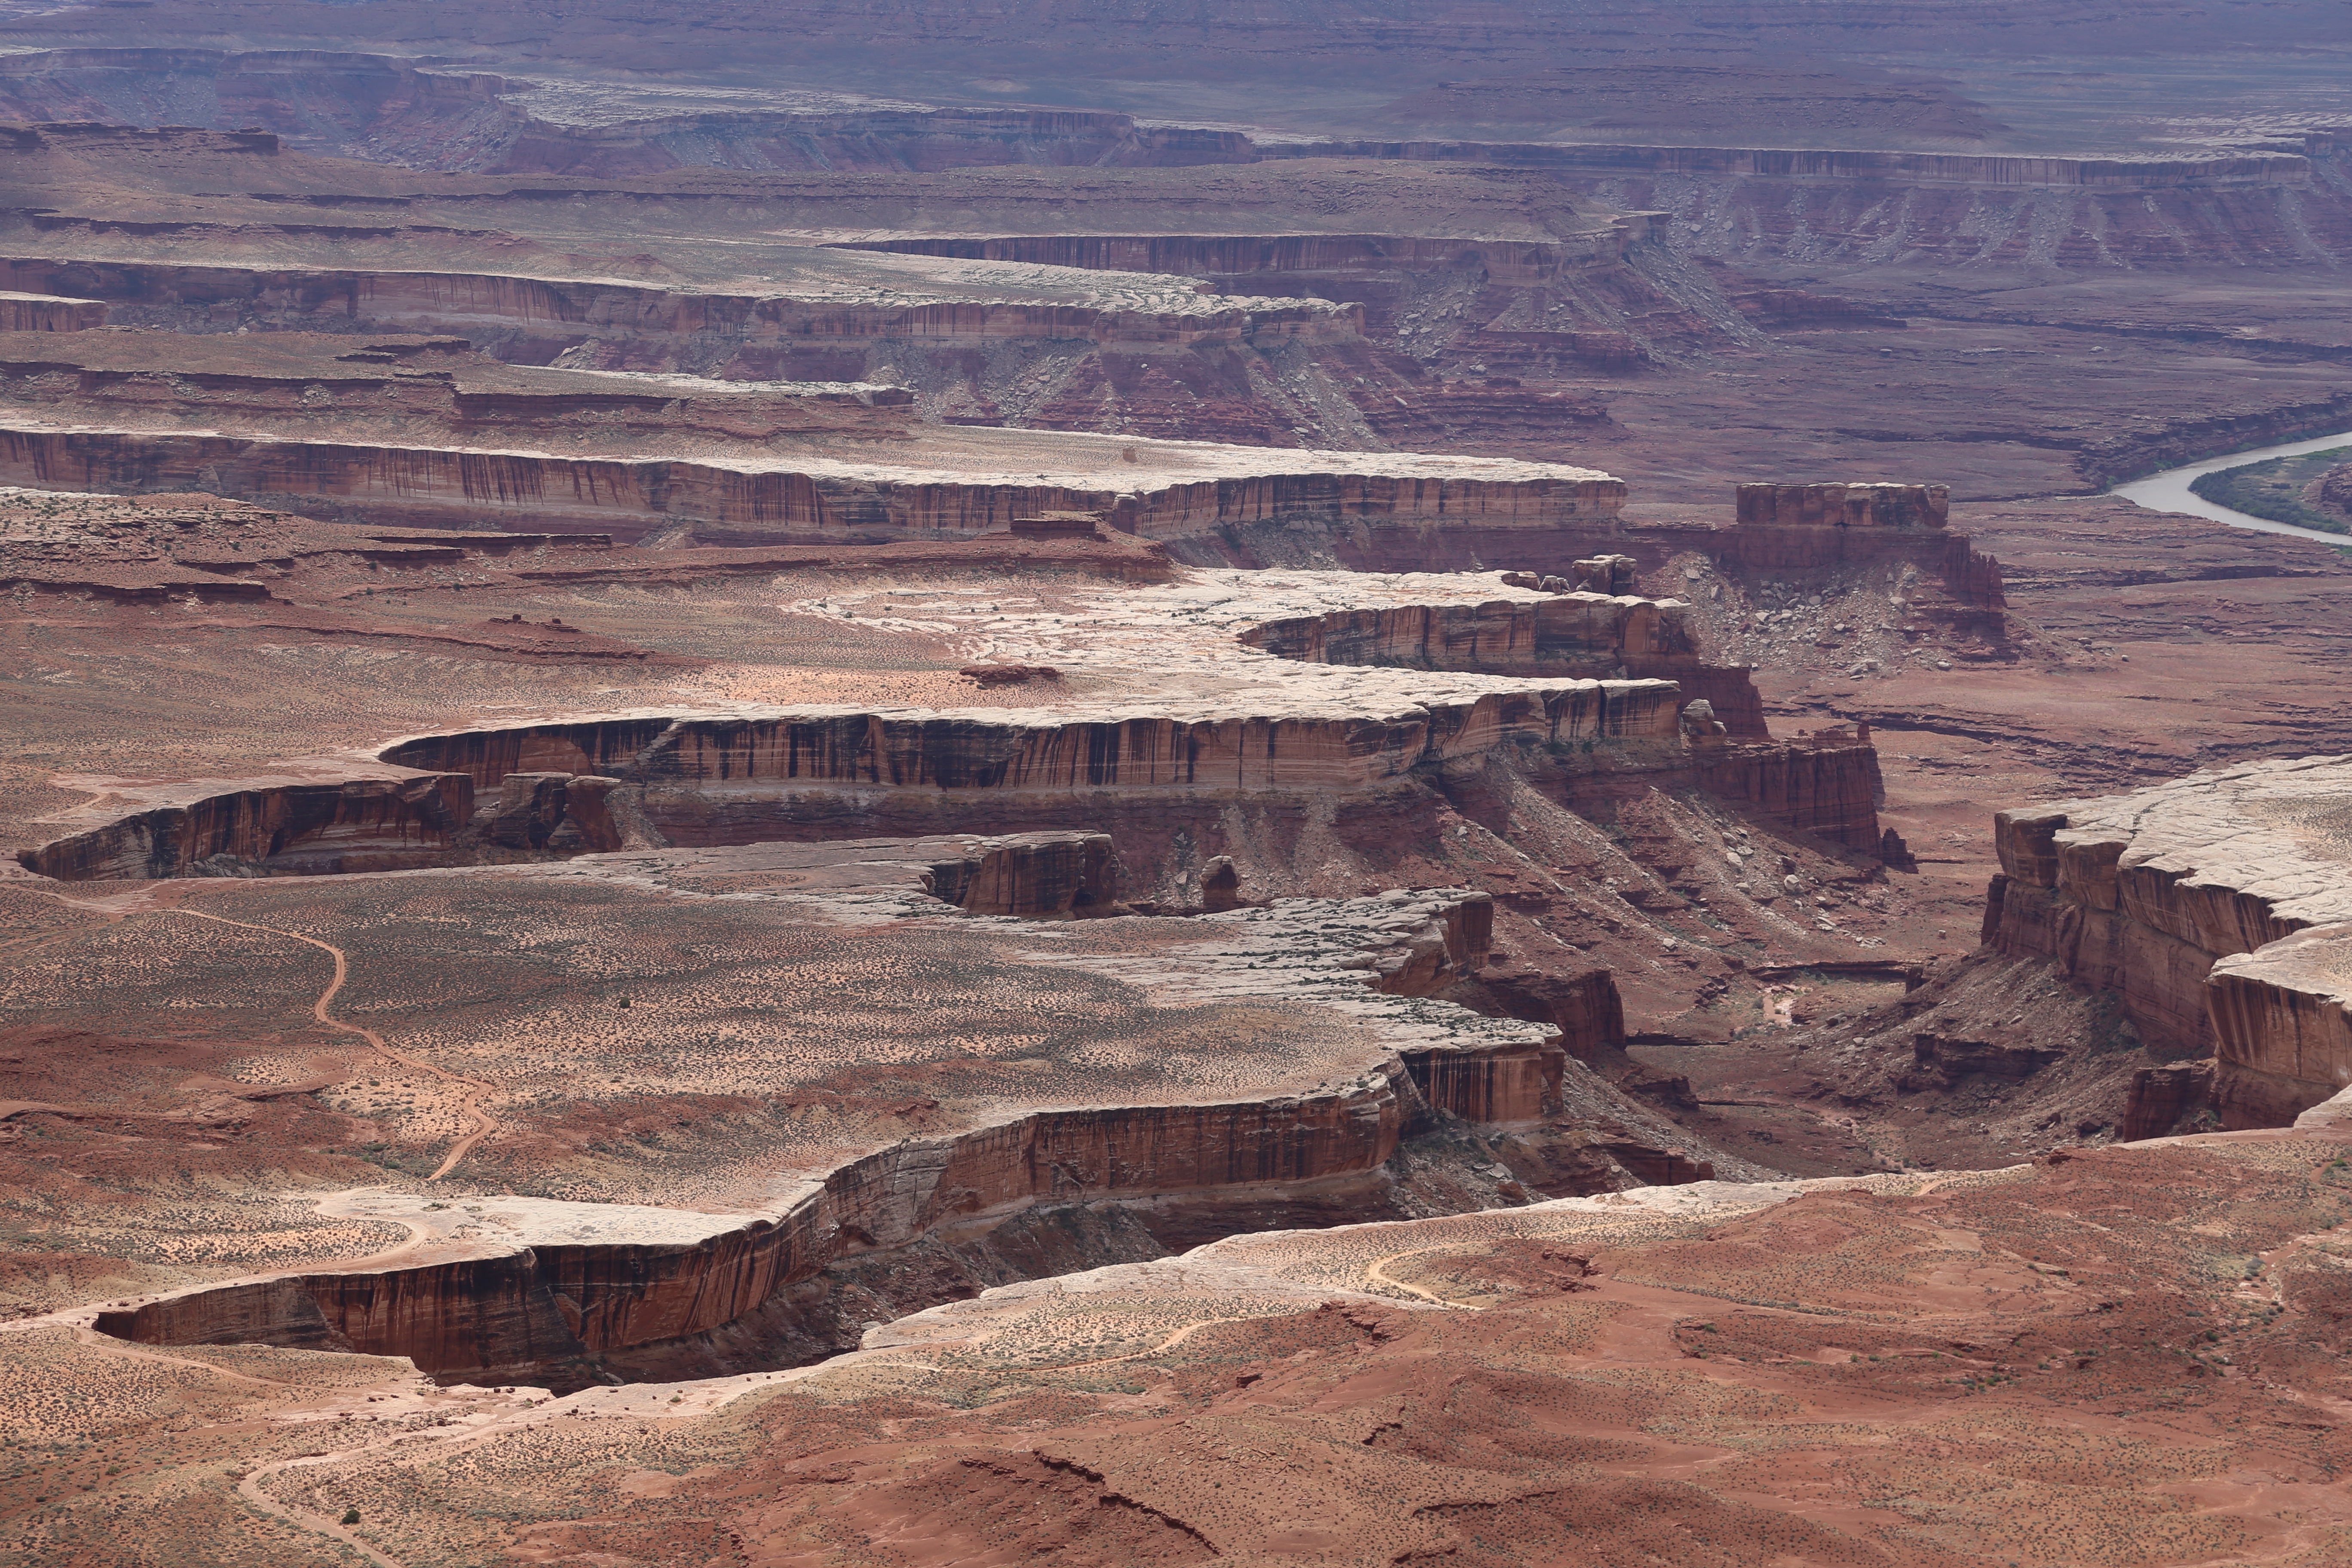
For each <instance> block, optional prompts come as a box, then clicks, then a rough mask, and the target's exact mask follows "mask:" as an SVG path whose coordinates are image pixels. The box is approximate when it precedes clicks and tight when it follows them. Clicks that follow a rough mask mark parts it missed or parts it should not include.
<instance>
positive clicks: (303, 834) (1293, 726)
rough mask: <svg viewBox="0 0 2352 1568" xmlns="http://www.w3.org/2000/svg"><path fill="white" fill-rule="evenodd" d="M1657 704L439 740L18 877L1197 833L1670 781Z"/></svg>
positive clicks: (728, 719) (791, 719)
mask: <svg viewBox="0 0 2352 1568" xmlns="http://www.w3.org/2000/svg"><path fill="white" fill-rule="evenodd" d="M1674 698H1675V688H1674V687H1673V686H1671V685H1670V684H1668V683H1665V682H1663V681H1608V682H1603V681H1594V680H1572V681H1565V682H1561V683H1559V684H1558V685H1553V686H1544V687H1536V688H1532V689H1529V690H1528V691H1526V692H1523V693H1519V694H1516V695H1497V696H1491V697H1486V698H1481V699H1477V700H1474V701H1472V702H1469V703H1467V704H1460V705H1448V706H1441V707H1438V708H1434V709H1421V710H1408V711H1404V712H1399V713H1394V714H1390V715H1383V716H1373V715H1370V714H1365V715H1357V716H1343V715H1339V714H1332V715H1313V714H1298V715H1280V714H1269V715H1266V716H1264V717H1257V718H1248V719H1234V718H1181V717H1173V716H1166V715H1160V714H1153V713H1149V712H1140V711H1139V712H1136V713H1132V714H1115V713H1114V714H1105V715H1103V716H1101V717H1099V718H1096V719H1082V718H1072V717H1069V716H1066V715H1064V714H1060V713H1042V712H1041V713H1034V714H1027V715H1024V716H1022V717H1020V718H1017V719H1016V718H1009V717H1008V716H1006V715H1004V714H1003V713H1001V712H999V711H994V710H979V711H973V712H971V713H964V714H947V713H942V714H929V713H921V712H916V711H902V712H895V713H875V712H859V711H856V710H840V709H829V710H828V709H818V710H765V711H761V710H747V711H745V712H743V713H741V714H736V715H711V716H677V715H669V714H655V715H646V716H644V717H639V718H629V719H607V720H592V721H583V722H580V723H577V724H551V725H532V726H525V727H520V728H516V729H510V730H488V731H482V730H474V731H454V732H451V733H447V734H440V735H426V736H420V737H417V738H415V739H413V740H408V741H403V742H396V743H395V744H394V745H391V746H389V747H387V748H385V750H384V752H383V761H384V762H386V763H391V764H393V767H394V769H395V770H397V771H396V772H394V773H391V774H390V775H388V776H386V775H381V774H379V775H376V776H364V775H362V776H360V777H341V778H323V779H318V780H314V781H313V780H305V781H300V782H291V781H289V782H286V783H280V784H268V785H263V786H260V787H255V788H245V789H237V790H233V791H227V792H224V793H220V794H212V795H202V794H195V793H194V790H193V789H192V790H191V791H190V792H189V793H190V794H192V795H194V798H192V799H189V800H186V801H184V802H182V803H176V804H166V805H155V806H152V807H150V808H148V809H144V810H142V811H138V812H134V813H132V814H130V815H128V816H122V817H120V818H117V819H115V820H113V821H111V822H109V823H107V824H105V825H104V826H99V827H95V828H92V829H89V830H87V831H85V832H82V833H79V834H74V835H70V836H68V837H63V838H59V839H57V840H54V841H52V842H50V843H48V844H46V845H43V846H41V847H37V848H33V849H27V850H25V851H23V852H22V853H21V854H20V855H19V857H18V858H19V859H20V861H21V862H22V863H23V864H24V865H25V866H26V868H29V869H31V870H34V871H37V872H39V873H40V874H42V875H44V876H49V877H57V878H59V879H66V880H82V879H91V878H118V877H180V876H206V875H212V876H257V875H265V876H266V875H302V874H314V873H350V872H357V871H373V870H390V869H396V868H411V867H417V866H430V865H463V864H468V863H474V862H477V861H479V860H482V859H486V858H487V859H496V858H499V857H500V855H501V854H502V853H503V854H508V855H519V856H533V855H540V854H545V855H559V856H560V855H572V854H591V853H595V852H598V851H603V850H611V849H617V848H621V847H625V846H626V845H628V844H631V843H634V842H667V843H675V844H745V843H751V842H755V841H760V840H806V839H809V838H825V837H871V836H872V835H873V834H874V833H875V832H876V831H877V830H879V831H882V832H892V831H898V830H899V829H901V828H904V829H906V830H908V831H910V832H914V833H927V832H940V831H949V832H956V831H961V830H962V829H963V827H964V826H966V825H968V824H969V823H970V822H971V821H973V820H980V821H984V822H986V823H988V824H990V825H991V830H992V831H1000V832H1016V831H1020V830H1021V829H1023V828H1024V827H1027V826H1039V827H1042V826H1047V822H1034V823H1033V822H1031V821H1027V820H1024V818H1032V817H1036V816H1044V817H1045V818H1047V819H1048V822H1050V821H1051V820H1052V819H1053V816H1054V814H1055V812H1057V811H1058V812H1060V813H1063V814H1065V816H1066V813H1067V812H1068V811H1069V810H1070V809H1071V808H1072V807H1073V806H1075V805H1082V806H1084V807H1086V808H1087V810H1090V811H1092V812H1095V813H1097V814H1099V816H1098V819H1100V820H1104V821H1106V822H1108V823H1115V822H1118V821H1120V820H1123V819H1126V818H1129V817H1142V818H1150V817H1153V816H1165V814H1167V813H1169V812H1171V811H1174V812H1187V813H1193V814H1205V815H1206V816H1209V817H1213V816H1214V815H1215V814H1216V813H1217V812H1218V811H1220V810H1222V809H1223V803H1224V802H1227V801H1230V800H1231V799H1233V798H1234V796H1235V795H1251V794H1282V795H1290V796H1303V795H1307V794H1309V793H1313V792H1318V791H1327V790H1337V791H1340V792H1360V791H1370V790H1377V789H1380V788H1382V787H1384V786H1393V785H1396V784H1402V783H1404V782H1405V781H1407V780H1409V779H1410V778H1411V776H1412V774H1413V773H1414V771H1415V770H1416V769H1419V768H1422V767H1424V766H1439V765H1444V764H1445V763H1449V762H1460V761H1464V760H1471V759H1475V758H1477V757H1478V756H1480V755H1482V754H1483V753H1484V752H1486V751H1488V750H1490V749H1493V748H1496V747H1502V746H1509V745H1515V744H1517V743H1518V742H1517V737H1525V743H1526V744H1529V745H1550V746H1556V747H1559V748H1560V749H1561V750H1562V752H1572V751H1573V750H1574V749H1576V748H1580V747H1584V746H1587V745H1598V744H1599V743H1601V742H1608V743H1609V746H1610V752H1611V756H1612V760H1619V761H1622V760H1628V759H1630V760H1633V761H1634V763H1635V764H1636V765H1648V766H1667V767H1671V766H1673V765H1675V761H1676V757H1675V752H1676V751H1677V749H1678V748H1677V747H1676V745H1675V730H1674V723H1675V700H1674ZM492 791H495V792H497V794H496V795H491V794H490V793H489V792H492ZM861 824H862V825H864V826H862V827H861V826H857V825H861Z"/></svg>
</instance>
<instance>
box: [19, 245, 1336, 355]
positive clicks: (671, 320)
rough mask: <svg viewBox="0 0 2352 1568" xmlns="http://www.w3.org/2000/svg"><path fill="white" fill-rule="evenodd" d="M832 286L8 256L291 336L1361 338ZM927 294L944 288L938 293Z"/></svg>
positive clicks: (1126, 295) (1269, 306)
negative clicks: (887, 295)
mask: <svg viewBox="0 0 2352 1568" xmlns="http://www.w3.org/2000/svg"><path fill="white" fill-rule="evenodd" d="M909 265H912V264H909ZM827 281H829V280H827V279H822V278H818V279H812V280H811V282H812V284H813V285H814V286H813V287H811V288H810V289H806V290H805V291H803V292H802V293H799V294H793V293H789V292H784V291H782V290H778V291H775V292H760V293H752V292H743V291H731V290H726V289H694V288H683V287H662V286H659V285H652V284H643V283H634V282H630V281H628V280H626V279H615V278H604V277H592V278H561V277H558V278H534V277H529V276H521V275H516V274H509V273H497V272H460V271H435V270H421V271H420V270H407V269H394V268H383V269H381V270H376V269H366V268H352V269H350V270H340V269H310V268H247V267H205V266H193V265H181V264H170V263H162V262H149V261H131V260H122V261H116V260H85V259H79V258H72V257H42V256H22V255H19V256H10V257H5V258H0V285H5V286H6V287H8V288H10V289H26V290H31V291H33V292H36V293H41V294H68V293H74V292H77V291H79V292H80V293H82V294H86V295H88V296H89V299H90V300H95V301H102V302H104V304H105V305H106V306H108V307H110V308H111V309H113V310H117V311H121V310H126V309H127V310H137V311H140V312H142V313H151V314H153V315H154V316H155V317H156V320H157V324H159V325H160V324H163V323H164V322H166V321H168V322H171V323H172V324H174V325H184V326H204V325H210V324H213V323H215V322H217V321H223V320H226V321H233V322H236V323H238V324H242V325H247V326H252V327H275V328H281V329H289V330H294V331H302V330H309V331H434V332H447V331H457V332H463V333H465V334H466V335H467V337H469V338H473V339H476V340H478V341H482V342H500V341H506V340H526V341H531V342H548V341H553V342H557V343H558V344H559V345H560V346H566V347H577V346H578V345H580V344H582V343H593V342H599V341H603V340H606V339H612V340H614V341H617V342H624V343H628V344H635V345H643V344H646V343H649V342H660V341H662V340H666V339H677V340H681V341H682V340H685V339H688V338H691V339H694V340H695V342H696V346H697V349H698V352H700V353H704V354H705V355H706V356H707V354H708V352H709V350H710V349H711V348H712V347H713V346H714V345H719V346H723V347H725V348H727V349H731V350H732V351H733V352H734V353H738V354H740V353H745V352H747V351H757V350H759V349H761V348H762V347H767V348H790V349H793V350H794V351H795V352H800V353H805V352H807V351H808V350H809V349H810V348H812V347H814V346H823V345H825V344H829V343H837V342H854V341H860V340H865V339H870V338H914V339H942V340H949V341H957V342H975V343H976V342H986V341H991V340H1006V339H1024V338H1027V339H1045V338H1056V339H1078V340H1082V341H1085V342H1094V343H1098V344H1105V345H1112V344H1127V345H1135V346H1146V345H1148V346H1151V347H1187V346H1194V345H1204V344H1216V343H1244V342H1248V343H1256V342H1263V343H1265V344H1266V345H1267V346H1269V347H1271V346H1274V345H1276V344H1279V343H1283V342H1294V341H1300V342H1318V341H1322V340H1325V339H1345V338H1352V337H1354V336H1356V335H1357V333H1358V331H1359V330H1360V321H1359V317H1358V312H1357V310H1355V309H1354V308H1353V307H1350V306H1346V305H1340V304H1335V303H1333V302H1331V301H1329V300H1276V299H1258V298H1241V299H1225V300H1219V299H1208V298H1202V297H1198V296H1193V295H1191V294H1190V293H1189V292H1188V291H1186V290H1184V289H1181V287H1180V286H1173V285H1171V281H1170V280H1168V279H1140V278H1139V279H1137V280H1136V281H1137V282H1138V283H1139V284H1145V285H1150V286H1152V287H1150V288H1149V289H1127V290H1111V289H1104V290H1100V291H1099V293H1100V298H1098V299H1091V300H1090V299H1088V298H1087V297H1086V294H1085V292H1084V291H1082V290H1077V289H1060V290H1057V289H1051V288H1036V287H1032V288H1030V289H1018V290H1008V292H1023V293H1033V294H1034V293H1054V292H1070V293H1072V295H1073V297H1072V298H1070V299H1068V300H1062V301H1047V300H1008V299H1003V298H997V299H991V298H989V297H987V295H986V294H985V293H982V292H980V291H977V290H973V289H969V288H966V289H944V288H942V289H934V290H928V291H927V290H925V289H923V287H922V283H923V281H924V279H923V278H922V277H921V275H919V274H917V275H914V276H910V277H908V279H905V280H904V281H905V283H906V284H907V285H908V287H906V288H904V289H898V290H894V291H893V292H895V293H898V294H899V295H900V296H901V297H900V298H899V299H898V300H889V301H876V300H870V299H860V298H859V297H858V296H859V294H860V293H862V292H869V291H866V290H856V289H837V290H828V289H825V288H824V283H825V282H827ZM1073 281H1074V282H1087V281H1090V280H1087V279H1076V280H1073ZM926 292H930V293H932V294H933V295H934V296H935V297H933V298H929V299H926V298H924V297H923V296H924V294H925V293H926ZM1137 292H1149V293H1150V294H1152V295H1155V296H1157V297H1156V298H1154V299H1153V300H1151V301H1150V304H1149V305H1140V306H1139V304H1138V303H1137V302H1136V301H1134V300H1133V299H1132V298H1131V296H1132V295H1133V294H1135V293H1137ZM1152 306H1157V307H1159V308H1156V309H1155V308H1151V307H1152ZM544 352H550V353H551V352H553V351H552V350H549V351H544ZM720 363H724V358H723V356H722V360H721V362H720Z"/></svg>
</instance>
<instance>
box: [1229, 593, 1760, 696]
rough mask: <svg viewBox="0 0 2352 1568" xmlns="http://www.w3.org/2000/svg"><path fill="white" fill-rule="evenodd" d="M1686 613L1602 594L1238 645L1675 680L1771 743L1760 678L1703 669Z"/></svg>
mask: <svg viewBox="0 0 2352 1568" xmlns="http://www.w3.org/2000/svg"><path fill="white" fill-rule="evenodd" d="M1629 564H1630V563H1629ZM1689 608H1690V606H1689V605H1685V604H1684V603H1682V602H1681V601H1680V600H1676V599H1648V598H1643V597H1640V596H1638V595H1610V594H1605V593H1570V594H1559V595H1550V596H1548V597H1545V598H1542V599H1538V600H1533V601H1529V600H1525V599H1493V600H1489V601H1487V602H1486V603H1484V604H1476V605H1468V604H1449V605H1393V606H1386V607H1381V608H1377V609H1363V610H1345V611H1336V612H1332V613H1328V614H1325V615H1321V616H1300V617H1297V618H1293V619H1288V620H1280V621H1269V622H1267V623H1266V624H1265V625H1264V626H1256V627H1253V628H1252V629H1251V630H1249V631H1246V632H1244V633H1243V634H1242V640H1243V641H1244V642H1245V643H1247V644H1249V645H1250V646H1251V647H1260V648H1264V649H1265V651H1266V652H1268V653H1271V654H1274V655H1276V656H1277V657H1279V658H1296V659H1302V660H1306V661H1307V662H1310V663H1317V664H1349V665H1393V666H1400V667H1403V668H1413V669H1465V670H1467V669H1475V670H1484V671H1486V672H1487V673H1488V674H1493V675H1527V676H1535V675H1552V674H1559V675H1574V676H1586V677H1593V676H1606V675H1618V674H1622V675H1623V676H1625V677H1630V678H1633V679H1646V680H1671V681H1673V682H1675V685H1676V686H1677V687H1678V688H1679V689H1681V691H1682V694H1683V700H1685V702H1688V701H1692V700H1699V701H1706V702H1708V703H1711V704H1712V705H1713V707H1714V710H1715V713H1716V716H1717V718H1718V719H1720V720H1722V721H1723V722H1724V723H1725V724H1726V725H1727V728H1728V729H1729V731H1730V732H1731V733H1732V734H1734V735H1738V736H1742V737H1745V738H1748V739H1762V738H1764V737H1766V736H1767V735H1769V731H1768V730H1767V728H1766V727H1765V723H1764V705H1763V700H1762V699H1761V698H1759V696H1758V695H1757V692H1756V686H1755V682H1754V680H1753V679H1751V677H1750V676H1749V673H1748V670H1747V669H1745V668H1723V667H1720V666H1716V665H1711V664H1708V663H1707V662H1706V659H1705V658H1703V657H1702V654H1701V650H1700V648H1699V646H1698V642H1697V639H1696V637H1694V635H1693V634H1692V632H1691V629H1690V626H1689V624H1688V621H1687V618H1686V617H1687V614H1688V611H1689Z"/></svg>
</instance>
